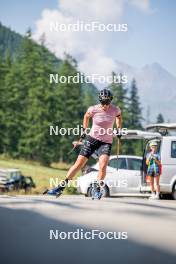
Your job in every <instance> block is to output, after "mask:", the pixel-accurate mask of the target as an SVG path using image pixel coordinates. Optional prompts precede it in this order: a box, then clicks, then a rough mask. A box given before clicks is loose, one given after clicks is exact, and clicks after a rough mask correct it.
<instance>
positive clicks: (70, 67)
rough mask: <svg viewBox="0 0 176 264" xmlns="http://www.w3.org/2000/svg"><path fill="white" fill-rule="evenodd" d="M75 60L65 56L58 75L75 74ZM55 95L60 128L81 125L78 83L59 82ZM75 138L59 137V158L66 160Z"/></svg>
mask: <svg viewBox="0 0 176 264" xmlns="http://www.w3.org/2000/svg"><path fill="white" fill-rule="evenodd" d="M75 66H76V65H75V61H74V60H73V59H72V58H71V57H70V56H66V57H65V60H64V62H63V64H62V66H61V67H60V70H59V76H66V77H68V76H75V75H76V74H77V72H78V71H77V69H76V68H75ZM56 96H57V114H56V117H57V120H59V121H60V125H61V127H62V128H66V129H67V128H74V127H76V126H77V125H82V117H81V115H80V113H81V111H82V108H83V104H82V101H81V85H80V83H60V84H59V85H58V87H57V88H56ZM73 140H75V136H74V135H65V136H61V137H60V149H59V153H60V160H64V161H68V160H69V159H70V157H68V155H67V153H68V152H69V150H70V148H71V147H72V141H73Z"/></svg>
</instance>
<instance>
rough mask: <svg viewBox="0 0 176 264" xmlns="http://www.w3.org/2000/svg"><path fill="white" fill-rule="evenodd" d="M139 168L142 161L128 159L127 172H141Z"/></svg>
mask: <svg viewBox="0 0 176 264" xmlns="http://www.w3.org/2000/svg"><path fill="white" fill-rule="evenodd" d="M141 167H142V160H140V159H133V158H131V159H129V158H128V169H129V170H141Z"/></svg>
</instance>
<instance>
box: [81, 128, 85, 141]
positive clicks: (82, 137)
mask: <svg viewBox="0 0 176 264" xmlns="http://www.w3.org/2000/svg"><path fill="white" fill-rule="evenodd" d="M86 136H87V134H86V128H83V133H82V135H81V136H80V139H84V138H85V137H86Z"/></svg>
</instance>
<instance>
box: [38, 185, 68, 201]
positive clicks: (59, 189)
mask: <svg viewBox="0 0 176 264" xmlns="http://www.w3.org/2000/svg"><path fill="white" fill-rule="evenodd" d="M66 183H67V181H63V184H60V185H58V187H56V188H53V189H51V190H48V189H46V190H45V191H44V192H43V195H45V194H48V195H52V196H55V197H56V198H58V197H59V196H61V194H62V193H63V191H64V189H65V184H66ZM63 185H64V186H63Z"/></svg>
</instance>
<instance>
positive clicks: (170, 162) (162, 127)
mask: <svg viewBox="0 0 176 264" xmlns="http://www.w3.org/2000/svg"><path fill="white" fill-rule="evenodd" d="M127 138H128V139H144V140H145V141H144V153H143V166H142V171H141V176H142V177H141V188H140V191H141V192H148V191H149V190H150V187H149V184H148V182H147V181H146V171H147V168H146V154H147V152H148V151H149V144H150V141H151V140H153V139H155V140H156V141H158V151H159V153H160V155H161V164H162V165H161V177H160V188H161V193H162V194H171V195H172V197H173V199H175V200H176V123H172V124H169V123H168V124H167V123H163V124H152V125H148V126H147V127H146V131H135V130H133V131H132V130H131V131H130V130H129V131H128V135H127V136H125V137H124V139H127Z"/></svg>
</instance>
